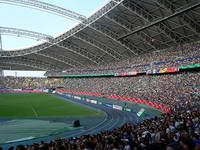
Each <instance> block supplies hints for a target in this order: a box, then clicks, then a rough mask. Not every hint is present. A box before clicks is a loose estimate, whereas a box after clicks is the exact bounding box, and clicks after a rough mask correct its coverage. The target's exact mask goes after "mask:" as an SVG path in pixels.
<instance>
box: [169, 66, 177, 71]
mask: <svg viewBox="0 0 200 150" xmlns="http://www.w3.org/2000/svg"><path fill="white" fill-rule="evenodd" d="M177 71H178V68H177V67H168V68H167V72H177Z"/></svg>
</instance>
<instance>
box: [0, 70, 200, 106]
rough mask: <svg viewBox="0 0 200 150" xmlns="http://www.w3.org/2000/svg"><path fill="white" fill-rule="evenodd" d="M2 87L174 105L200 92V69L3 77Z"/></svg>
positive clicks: (0, 83)
mask: <svg viewBox="0 0 200 150" xmlns="http://www.w3.org/2000/svg"><path fill="white" fill-rule="evenodd" d="M0 85H1V87H0V88H15V89H48V88H55V87H62V88H64V89H65V90H73V91H89V92H99V93H102V94H103V95H117V96H126V97H132V98H140V99H143V100H147V101H148V100H149V101H156V102H159V103H161V104H165V105H167V106H170V107H171V108H173V107H174V106H175V105H176V104H177V103H179V102H180V101H182V100H183V99H191V98H193V97H194V96H196V95H200V72H182V73H176V74H162V75H142V76H133V77H110V78H108V77H103V78H66V79H53V78H20V77H19V78H15V77H3V78H2V79H0Z"/></svg>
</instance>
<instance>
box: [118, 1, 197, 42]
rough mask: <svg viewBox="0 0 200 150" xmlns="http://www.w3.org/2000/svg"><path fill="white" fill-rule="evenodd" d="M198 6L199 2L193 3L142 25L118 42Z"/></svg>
mask: <svg viewBox="0 0 200 150" xmlns="http://www.w3.org/2000/svg"><path fill="white" fill-rule="evenodd" d="M199 6H200V2H198V3H195V4H192V5H190V6H188V7H186V8H183V9H181V10H178V11H176V12H175V13H173V14H171V15H169V16H166V17H164V18H162V19H158V20H156V21H153V22H150V23H148V24H147V25H144V26H142V27H140V28H138V29H136V30H134V31H133V32H131V33H128V34H127V35H124V36H122V37H120V38H119V40H122V39H124V38H126V37H128V36H130V35H133V34H136V33H138V32H141V31H143V30H145V29H147V28H149V27H152V26H155V25H157V24H160V23H161V22H163V21H166V20H168V19H171V18H173V17H176V16H178V15H181V14H183V13H185V12H187V11H190V10H192V9H195V8H197V7H199Z"/></svg>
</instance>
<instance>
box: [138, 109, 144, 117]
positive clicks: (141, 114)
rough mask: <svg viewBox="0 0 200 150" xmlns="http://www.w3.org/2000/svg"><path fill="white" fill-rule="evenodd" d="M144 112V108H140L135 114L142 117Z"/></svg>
mask: <svg viewBox="0 0 200 150" xmlns="http://www.w3.org/2000/svg"><path fill="white" fill-rule="evenodd" d="M144 112H145V109H144V108H141V109H140V111H139V112H138V113H137V116H138V117H144Z"/></svg>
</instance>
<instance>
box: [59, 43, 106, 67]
mask: <svg viewBox="0 0 200 150" xmlns="http://www.w3.org/2000/svg"><path fill="white" fill-rule="evenodd" d="M57 45H58V46H61V47H64V48H66V49H68V50H70V51H72V52H74V53H77V54H79V55H81V56H82V57H84V58H87V59H88V60H89V61H91V62H92V63H94V64H98V63H101V62H103V60H102V59H101V58H100V57H97V56H95V55H93V54H91V53H89V52H88V51H87V49H85V48H81V47H78V46H77V45H75V44H73V43H71V42H70V41H67V40H65V41H63V42H61V43H59V44H57Z"/></svg>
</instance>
